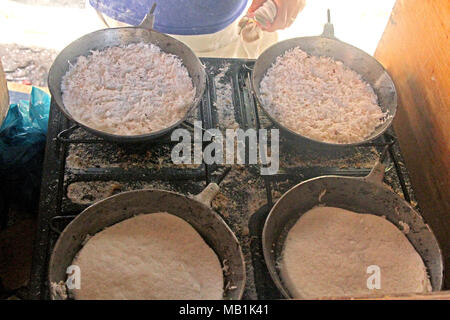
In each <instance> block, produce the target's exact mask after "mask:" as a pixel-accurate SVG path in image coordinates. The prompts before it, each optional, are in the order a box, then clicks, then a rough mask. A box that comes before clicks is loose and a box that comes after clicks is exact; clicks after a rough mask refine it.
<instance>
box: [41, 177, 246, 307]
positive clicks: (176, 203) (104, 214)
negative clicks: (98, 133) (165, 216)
mask: <svg viewBox="0 0 450 320" xmlns="http://www.w3.org/2000/svg"><path fill="white" fill-rule="evenodd" d="M218 191H219V187H218V186H217V184H215V183H211V184H209V185H208V187H206V189H205V190H203V192H202V193H200V194H199V195H197V196H195V197H193V198H189V197H187V196H184V195H181V194H178V193H175V192H170V191H164V190H138V191H130V192H124V193H120V194H117V195H114V196H112V197H109V198H107V199H104V200H102V201H99V202H97V203H95V204H93V205H92V206H90V207H88V208H87V209H85V210H84V211H83V212H82V213H80V214H79V215H78V216H77V217H76V218H75V219H74V220H73V221H72V222H71V223H70V224H69V225H67V227H66V228H65V229H64V230H63V232H62V233H61V235H60V237H59V238H58V241H57V242H56V245H55V247H54V249H53V252H52V255H51V258H50V263H49V270H48V281H49V288H51V298H52V299H63V298H65V296H66V289H65V285H64V283H65V281H66V278H67V274H66V270H67V267H68V266H70V265H71V264H72V261H73V259H74V257H75V255H76V254H77V253H78V251H80V249H81V248H82V246H83V242H84V241H85V239H86V237H87V236H89V235H94V234H96V233H97V232H100V231H102V230H103V229H105V228H107V227H109V226H112V225H113V224H116V223H118V222H121V221H123V220H126V219H128V218H132V217H133V216H135V215H139V214H151V213H155V212H168V213H171V214H173V215H176V216H178V217H180V218H182V219H183V220H185V221H187V222H188V223H189V224H190V225H191V226H192V227H194V229H195V230H197V232H198V233H199V234H200V235H201V236H202V237H203V239H204V240H205V242H206V243H207V244H208V245H209V246H210V247H211V248H212V249H213V250H214V252H215V253H216V254H217V256H218V258H219V260H220V263H221V264H222V266H223V267H225V266H226V268H224V270H225V271H224V288H225V289H224V299H236V300H237V299H241V298H242V293H243V292H244V286H245V263H244V257H243V255H242V251H241V247H240V245H239V242H238V240H237V239H236V236H235V235H234V233H233V232H232V231H231V229H230V228H229V227H228V225H227V224H226V223H225V222H224V221H223V219H222V218H221V217H220V216H219V215H218V214H217V213H215V212H214V211H213V210H212V209H211V207H210V203H211V201H212V199H213V198H214V196H215V195H216V194H217V192H218ZM81 281H82V279H81Z"/></svg>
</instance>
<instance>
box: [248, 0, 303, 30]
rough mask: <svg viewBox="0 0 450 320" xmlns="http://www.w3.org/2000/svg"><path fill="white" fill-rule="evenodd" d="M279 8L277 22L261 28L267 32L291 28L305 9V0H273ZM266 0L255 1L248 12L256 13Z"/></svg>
mask: <svg viewBox="0 0 450 320" xmlns="http://www.w3.org/2000/svg"><path fill="white" fill-rule="evenodd" d="M272 1H273V2H274V3H275V5H276V7H277V15H276V16H275V20H274V21H273V23H272V24H270V25H269V26H261V28H262V29H263V30H265V31H270V32H271V31H276V30H281V29H285V28H288V27H290V26H291V24H292V23H293V22H294V21H295V18H296V17H297V15H298V13H299V12H300V11H302V10H303V8H304V7H305V0H272ZM264 2H266V0H253V2H252V4H251V6H250V8H249V10H248V12H249V13H250V14H252V13H254V12H255V11H256V10H257V9H258V8H259V7H261V6H262V5H263V4H264Z"/></svg>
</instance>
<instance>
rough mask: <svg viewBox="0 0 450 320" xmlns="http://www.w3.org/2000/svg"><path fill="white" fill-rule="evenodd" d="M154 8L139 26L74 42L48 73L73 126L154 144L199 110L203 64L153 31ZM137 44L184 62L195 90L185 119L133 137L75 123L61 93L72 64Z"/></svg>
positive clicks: (106, 136) (114, 138) (177, 43)
mask: <svg viewBox="0 0 450 320" xmlns="http://www.w3.org/2000/svg"><path fill="white" fill-rule="evenodd" d="M154 8H155V7H154V6H153V8H152V10H151V11H150V13H149V14H148V15H147V16H146V17H145V18H144V20H143V21H142V23H141V24H140V25H139V26H137V27H123V28H111V29H104V30H99V31H95V32H92V33H89V34H87V35H85V36H83V37H81V38H80V39H78V40H75V41H74V42H72V43H71V44H70V45H68V46H67V47H66V48H64V50H62V51H61V53H60V54H59V55H58V56H57V57H56V59H55V61H54V62H53V65H52V66H51V68H50V71H49V76H48V87H49V90H50V93H51V95H52V97H53V99H54V100H55V101H56V104H57V105H58V107H59V108H60V110H61V111H62V113H63V114H64V115H65V116H66V117H67V118H69V119H70V120H72V121H73V122H76V123H78V124H79V125H80V126H82V127H84V128H85V129H86V130H88V131H90V132H91V133H93V134H95V135H97V136H100V137H102V138H104V139H107V140H112V141H116V142H125V143H126V142H141V141H150V140H154V139H157V138H160V137H161V136H163V135H166V134H168V133H169V132H171V131H172V130H173V129H175V128H176V127H177V126H179V125H180V124H181V123H182V122H183V121H185V120H186V118H187V117H188V115H189V113H190V112H191V110H192V109H194V108H195V107H197V105H198V104H199V102H200V100H201V98H202V96H203V92H204V91H205V85H206V75H205V70H204V68H203V66H202V64H201V62H200V60H199V59H198V58H197V56H196V55H195V54H194V52H192V50H191V49H190V48H189V47H188V46H186V45H185V44H184V43H182V42H180V41H178V40H176V39H174V38H172V37H169V36H167V35H165V34H162V33H159V32H156V31H154V30H153V29H152V27H153V10H154ZM138 42H144V43H153V44H155V45H157V46H158V47H160V48H161V50H162V51H164V52H166V53H171V54H174V55H176V56H178V57H179V58H180V59H181V60H182V61H183V65H184V66H185V67H186V68H187V70H188V72H189V75H190V77H191V78H192V82H193V85H194V87H195V97H194V102H193V103H192V104H191V106H190V107H189V108H188V110H187V111H186V114H185V115H184V117H183V118H182V119H180V120H179V121H177V122H176V123H174V124H173V125H171V126H169V127H167V128H164V129H162V130H159V131H155V132H151V133H148V134H142V135H133V136H121V135H115V134H111V133H108V132H104V131H100V130H97V129H94V128H90V127H88V126H86V125H84V124H83V123H80V122H78V121H77V120H76V119H74V118H73V117H72V116H71V114H70V112H69V111H68V110H67V109H66V107H65V106H64V103H63V100H62V92H61V80H62V77H63V76H64V75H65V74H66V72H67V71H68V70H69V66H70V64H72V65H74V64H75V63H76V61H77V58H78V57H79V56H87V55H89V54H91V51H92V50H102V49H105V48H107V47H113V46H120V45H127V44H131V43H138Z"/></svg>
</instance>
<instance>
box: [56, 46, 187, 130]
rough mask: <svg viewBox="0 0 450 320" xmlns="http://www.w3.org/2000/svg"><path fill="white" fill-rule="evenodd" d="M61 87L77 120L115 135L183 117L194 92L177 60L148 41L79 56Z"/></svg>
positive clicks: (153, 127)
mask: <svg viewBox="0 0 450 320" xmlns="http://www.w3.org/2000/svg"><path fill="white" fill-rule="evenodd" d="M61 87H62V92H63V96H62V97H63V102H64V105H65V107H66V108H67V110H68V111H69V113H70V114H71V115H72V116H73V117H74V118H75V119H76V120H77V121H79V122H81V123H83V124H85V125H86V126H88V127H91V128H94V129H97V130H100V131H105V132H109V133H112V134H117V135H139V134H146V133H151V132H154V131H159V130H161V129H164V128H166V127H168V126H170V125H172V124H174V123H175V122H177V121H178V120H180V119H182V118H183V116H184V115H185V114H186V112H187V110H188V109H189V107H190V105H191V104H192V102H193V100H194V96H195V89H194V87H193V84H192V79H191V78H190V77H189V73H188V71H187V69H186V68H185V67H184V66H183V65H182V61H181V59H180V58H178V57H177V56H175V55H172V54H168V53H164V52H162V51H161V49H160V48H159V47H157V46H155V45H153V44H148V43H135V44H130V45H126V46H118V47H110V48H106V49H105V50H102V51H92V54H91V55H89V56H86V57H85V56H80V57H79V58H78V60H77V62H76V64H75V65H74V66H71V67H70V69H69V71H68V72H67V73H66V74H65V75H64V77H63V79H62V85H61Z"/></svg>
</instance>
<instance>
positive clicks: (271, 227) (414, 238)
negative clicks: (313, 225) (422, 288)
mask: <svg viewBox="0 0 450 320" xmlns="http://www.w3.org/2000/svg"><path fill="white" fill-rule="evenodd" d="M383 175H384V166H383V165H382V164H381V163H379V162H378V163H377V165H376V166H375V167H374V169H373V170H372V172H371V173H370V174H369V175H368V176H367V177H364V178H354V177H339V176H323V177H318V178H314V179H310V180H307V181H304V182H302V183H300V184H298V185H296V186H295V187H293V188H292V189H290V190H289V191H287V192H286V193H285V194H284V195H283V196H282V197H281V198H280V199H279V200H278V202H277V203H276V204H275V205H274V206H273V208H272V210H271V211H270V213H269V215H268V217H267V219H266V222H265V224H264V229H263V234H262V243H263V252H264V260H265V262H266V264H267V268H268V270H269V273H270V275H271V277H272V279H273V281H274V282H275V285H276V286H277V288H278V289H279V290H280V292H281V293H282V294H283V296H284V297H285V298H287V299H290V298H292V296H291V294H290V293H289V291H288V289H287V288H286V287H285V286H284V285H283V281H282V278H281V275H280V273H279V270H278V268H277V262H278V263H279V261H280V259H281V256H282V250H283V246H284V242H285V239H286V236H287V234H288V232H289V230H290V229H291V228H292V227H293V226H294V224H295V223H296V222H297V220H298V219H299V218H300V217H301V216H302V215H303V214H304V213H305V212H307V211H308V210H310V209H312V208H313V207H315V206H318V205H326V206H331V207H338V208H343V209H347V210H351V211H354V212H359V213H371V214H375V215H378V216H384V217H386V219H387V220H388V221H390V222H392V223H393V224H394V225H395V226H397V228H399V229H400V230H402V226H401V225H400V222H401V221H402V222H403V223H407V224H408V225H409V227H410V230H409V232H408V233H406V234H405V235H406V237H407V238H408V240H409V241H410V242H411V244H412V245H413V247H414V248H415V249H416V251H417V252H418V253H419V254H420V256H421V257H422V260H423V261H424V263H425V266H426V267H427V271H428V275H429V276H430V281H431V285H432V289H433V291H439V290H441V288H442V278H443V259H442V254H441V250H440V248H439V244H438V242H437V240H436V238H435V236H434V234H433V232H432V231H431V229H430V228H429V227H428V225H427V224H425V222H424V221H423V219H422V217H421V216H420V214H419V213H417V212H416V211H415V210H414V209H413V208H412V207H411V205H410V204H409V203H408V202H406V201H405V200H403V199H402V198H401V197H399V196H398V195H397V194H396V193H394V192H393V191H391V190H389V189H388V188H387V187H386V186H385V185H383V182H382V181H383Z"/></svg>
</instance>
